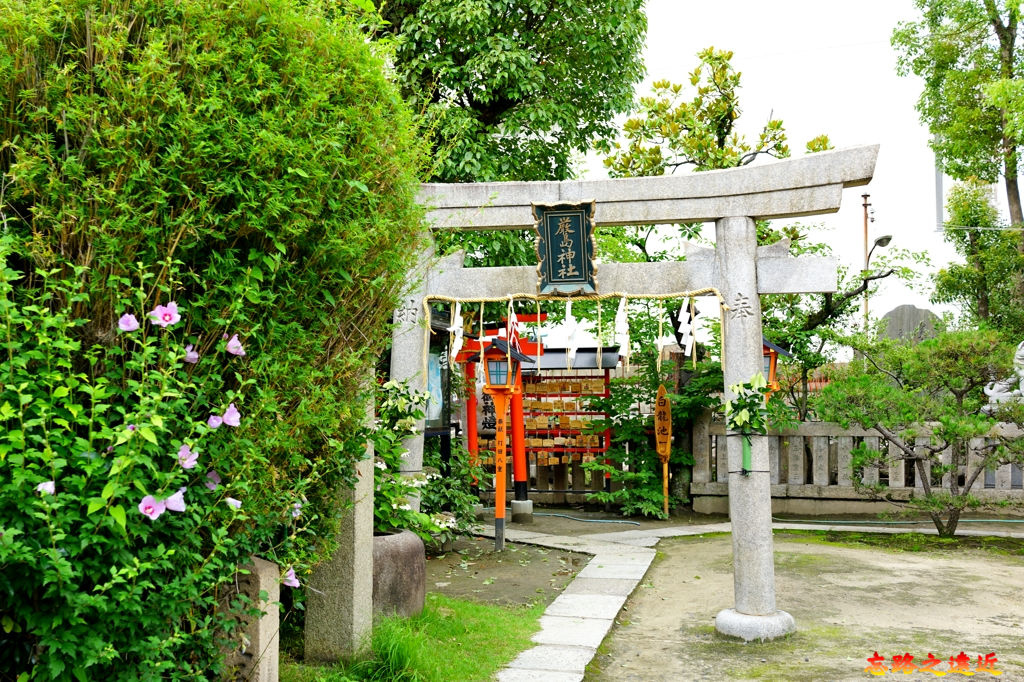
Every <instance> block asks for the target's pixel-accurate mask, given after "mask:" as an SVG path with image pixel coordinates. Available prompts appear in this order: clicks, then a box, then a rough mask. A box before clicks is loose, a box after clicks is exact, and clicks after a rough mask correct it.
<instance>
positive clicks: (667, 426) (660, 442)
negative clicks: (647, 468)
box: [654, 384, 672, 517]
mask: <svg viewBox="0 0 1024 682" xmlns="http://www.w3.org/2000/svg"><path fill="white" fill-rule="evenodd" d="M667 393H668V392H667V391H666V390H665V385H664V384H662V385H661V386H659V387H658V397H657V400H656V401H655V407H654V438H655V441H656V442H657V446H658V457H660V458H661V495H662V500H663V504H664V507H663V509H664V512H665V516H666V517H667V516H668V458H669V457H670V456H671V454H672V405H671V404H670V403H669V400H668V395H667Z"/></svg>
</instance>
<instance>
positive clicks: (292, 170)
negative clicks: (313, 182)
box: [288, 168, 309, 178]
mask: <svg viewBox="0 0 1024 682" xmlns="http://www.w3.org/2000/svg"><path fill="white" fill-rule="evenodd" d="M288 172H289V173H295V174H296V175H298V176H299V177H303V178H308V177H309V173H307V172H306V171H304V170H302V169H301V168H289V169H288Z"/></svg>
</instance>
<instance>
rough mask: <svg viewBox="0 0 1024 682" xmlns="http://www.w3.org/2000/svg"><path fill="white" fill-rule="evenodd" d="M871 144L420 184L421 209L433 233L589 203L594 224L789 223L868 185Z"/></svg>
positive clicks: (519, 223)
mask: <svg viewBox="0 0 1024 682" xmlns="http://www.w3.org/2000/svg"><path fill="white" fill-rule="evenodd" d="M877 157H878V145H869V146H862V147H851V148H847V149H837V150H832V151H827V152H819V153H816V154H809V155H807V156H802V157H799V158H793V159H782V160H780V161H775V162H773V163H765V164H759V165H757V166H742V167H740V168H729V169H725V170H717V171H706V172H703V173H691V174H686V175H663V176H657V177H642V178H614V179H611V180H563V181H543V182H479V183H452V184H442V183H438V184H429V183H428V184H424V185H422V187H421V189H420V193H419V201H420V203H421V204H424V205H426V206H430V207H431V210H430V211H429V213H428V214H427V218H428V220H429V221H431V222H432V223H433V227H434V229H463V230H513V229H529V228H531V227H533V215H532V213H531V210H530V205H531V203H538V204H553V203H561V202H578V201H584V200H591V199H596V200H597V201H598V204H599V210H598V212H597V214H596V215H595V222H596V223H597V224H598V225H649V224H656V223H678V222H708V221H713V220H717V219H719V218H722V217H728V216H747V217H750V218H754V219H755V220H757V219H771V218H796V217H801V216H808V215H820V214H824V213H834V212H836V211H838V210H839V204H840V201H841V199H842V191H843V189H844V188H846V187H858V186H861V185H866V184H867V183H868V182H870V181H871V177H872V175H873V174H874V169H875V161H876V159H877Z"/></svg>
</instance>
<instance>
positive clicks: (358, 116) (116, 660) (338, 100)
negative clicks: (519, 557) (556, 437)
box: [0, 0, 422, 679]
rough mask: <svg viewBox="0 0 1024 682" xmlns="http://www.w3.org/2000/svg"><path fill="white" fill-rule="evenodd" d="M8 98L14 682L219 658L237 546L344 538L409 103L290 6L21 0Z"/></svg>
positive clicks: (115, 674)
mask: <svg viewBox="0 0 1024 682" xmlns="http://www.w3.org/2000/svg"><path fill="white" fill-rule="evenodd" d="M0 102H2V105H0V336H2V337H3V338H4V339H5V342H4V343H5V347H4V352H3V353H2V355H0V377H2V379H0V534H2V537H3V541H2V542H0V613H2V614H3V620H4V628H3V631H2V632H0V652H3V653H2V654H0V678H3V679H15V678H18V677H19V676H20V677H22V678H23V679H28V678H29V677H32V678H33V679H104V678H107V677H110V678H118V679H205V678H206V677H209V676H213V677H216V676H218V675H219V674H220V673H221V672H222V671H221V668H222V667H223V666H222V663H223V658H224V647H225V646H227V643H225V642H224V641H222V640H223V636H224V634H225V632H223V631H222V630H220V629H219V625H220V624H221V622H222V621H223V618H222V617H221V616H218V615H217V614H218V613H221V614H222V613H223V611H222V609H221V608H219V606H220V604H223V603H225V601H226V600H225V593H226V592H228V591H229V590H228V586H229V585H233V584H234V578H235V573H236V570H237V568H238V566H239V565H240V564H241V563H244V562H245V561H247V559H248V557H249V556H250V555H253V554H256V555H260V556H264V557H268V558H276V559H277V560H278V561H279V562H280V563H281V564H282V568H284V567H285V566H289V565H293V566H294V567H295V570H298V571H299V573H300V574H301V575H303V580H304V568H305V567H308V566H309V565H310V564H313V563H315V562H316V561H317V560H318V559H319V558H320V557H321V556H323V552H325V550H327V551H329V550H330V549H331V547H325V545H331V544H336V540H335V538H336V537H337V525H338V520H339V518H340V515H341V514H342V513H344V510H343V508H342V502H341V499H339V498H341V496H340V495H338V494H337V493H338V491H339V490H343V489H344V487H345V486H348V485H350V483H351V482H352V481H353V480H354V477H355V472H354V467H353V463H354V462H355V461H356V460H358V459H360V458H362V457H363V456H364V454H365V449H366V441H365V439H363V438H359V435H360V432H359V430H358V427H359V426H360V425H361V424H362V423H363V422H364V421H365V415H366V406H367V402H368V399H369V398H370V396H369V393H370V387H369V386H368V385H367V384H368V383H369V382H367V380H366V377H367V375H368V372H369V371H370V370H371V368H372V367H373V363H374V360H375V355H376V353H377V352H378V350H379V348H381V347H382V346H383V343H384V339H385V337H386V336H387V334H388V330H389V321H390V317H391V312H392V311H393V310H394V308H395V307H396V304H397V302H398V299H399V292H400V290H401V287H402V286H403V284H404V280H405V275H406V272H407V269H408V267H409V260H410V258H411V257H412V256H413V255H414V254H415V253H416V251H417V249H418V248H419V247H420V243H419V236H418V235H419V232H418V230H416V229H414V228H415V227H416V226H417V225H418V224H419V222H420V221H421V220H422V209H421V208H420V207H419V206H417V204H416V202H415V195H416V192H417V190H418V188H419V181H418V177H417V171H418V170H419V168H420V167H421V164H422V147H421V145H420V143H419V141H418V139H417V138H416V136H415V132H414V120H413V115H412V112H411V111H410V110H409V109H408V108H407V107H406V105H405V104H404V103H403V102H402V100H401V99H400V97H399V94H398V92H397V89H396V88H395V87H394V85H393V84H391V83H390V82H389V81H388V79H387V78H386V77H385V72H384V65H383V63H382V62H381V61H380V60H379V59H378V58H377V57H375V56H374V55H373V54H372V53H371V51H370V49H368V46H367V44H366V41H365V39H364V36H363V35H362V34H361V33H360V32H359V31H358V30H357V28H356V27H354V26H353V25H352V24H351V23H350V22H349V21H347V20H346V19H345V18H344V17H336V18H331V17H327V16H324V15H323V14H322V12H320V10H319V9H318V8H317V7H316V6H300V3H298V2H295V1H293V0H231V1H230V2H229V1H227V0H174V1H173V2H171V1H167V0H132V1H128V0H112V1H110V2H103V3H96V2H93V1H92V0H17V1H12V0H0ZM172 301H173V302H174V303H175V306H173V307H172V306H171V305H170V302H172ZM158 306H159V307H158ZM161 308H162V309H163V311H162V312H157V311H159V310H160V309H161ZM174 308H178V309H180V313H178V312H172V311H173V310H174ZM150 311H153V312H154V313H156V315H155V317H156V319H158V320H161V321H162V322H163V324H162V325H161V326H159V327H158V326H157V324H156V323H155V322H153V321H151V320H153V317H152V316H149V317H148V319H147V313H150ZM151 315H152V313H151ZM165 316H166V319H165ZM175 318H176V319H175ZM221 415H223V416H221ZM197 444H199V447H198V448H197V447H196V445H197ZM190 448H192V450H191V451H190ZM175 452H177V453H178V455H177V457H176V456H175ZM208 471H209V472H211V473H212V474H213V475H214V476H216V478H217V480H214V478H211V477H208V476H207V472H208ZM207 484H210V485H207ZM39 486H44V487H43V488H42V490H50V491H51V492H47V493H46V494H45V496H44V495H43V494H41V491H40V488H39ZM37 491H40V492H37ZM175 491H178V492H175ZM229 497H230V499H228V498H229ZM140 498H141V500H140ZM164 504H166V509H165V511H168V512H169V513H166V514H164V515H163V516H161V517H160V518H159V519H157V518H156V516H157V514H158V513H163V512H161V511H160V510H161V509H164V507H162V506H160V505H164ZM186 505H187V506H186ZM147 509H148V510H149V512H147V511H145V510H147ZM172 510H173V512H174V513H170V511H172ZM286 575H287V574H286ZM286 579H287V580H288V581H289V583H294V578H292V577H288V578H286ZM232 591H233V590H232ZM231 601H232V602H234V601H237V600H235V599H232V600H231Z"/></svg>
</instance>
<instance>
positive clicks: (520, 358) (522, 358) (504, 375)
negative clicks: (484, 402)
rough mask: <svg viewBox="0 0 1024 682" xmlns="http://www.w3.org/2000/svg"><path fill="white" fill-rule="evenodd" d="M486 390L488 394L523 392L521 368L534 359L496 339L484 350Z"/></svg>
mask: <svg viewBox="0 0 1024 682" xmlns="http://www.w3.org/2000/svg"><path fill="white" fill-rule="evenodd" d="M483 360H484V375H485V382H486V383H485V384H484V390H485V391H486V392H487V393H497V392H502V393H515V392H518V391H520V390H522V388H521V386H522V381H521V379H520V378H519V377H520V374H519V373H520V368H521V365H522V363H523V362H532V359H531V358H530V357H529V356H527V355H523V354H522V353H520V352H519V351H518V350H516V349H515V348H509V345H508V341H506V340H505V339H502V338H497V339H494V340H493V341H492V342H491V345H490V346H488V347H487V348H486V349H485V350H484V357H483Z"/></svg>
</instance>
